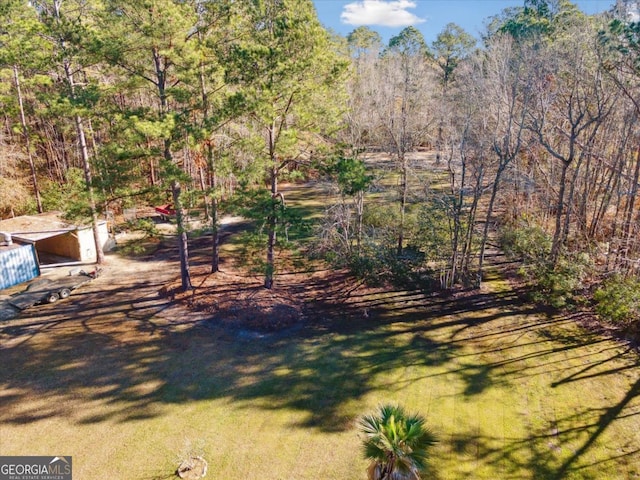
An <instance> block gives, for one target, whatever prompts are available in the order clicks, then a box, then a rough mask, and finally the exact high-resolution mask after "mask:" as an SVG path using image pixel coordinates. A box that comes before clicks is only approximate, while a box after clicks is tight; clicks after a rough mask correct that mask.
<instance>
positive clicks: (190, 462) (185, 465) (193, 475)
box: [176, 457, 207, 480]
mask: <svg viewBox="0 0 640 480" xmlns="http://www.w3.org/2000/svg"><path fill="white" fill-rule="evenodd" d="M176 473H177V474H178V476H179V477H180V478H184V479H185V480H198V479H199V478H203V477H204V476H205V475H206V474H207V461H206V460H205V459H204V458H202V457H189V458H188V459H186V460H184V461H183V462H182V463H181V464H180V466H179V467H178V470H177V472H176Z"/></svg>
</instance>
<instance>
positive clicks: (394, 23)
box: [313, 0, 615, 44]
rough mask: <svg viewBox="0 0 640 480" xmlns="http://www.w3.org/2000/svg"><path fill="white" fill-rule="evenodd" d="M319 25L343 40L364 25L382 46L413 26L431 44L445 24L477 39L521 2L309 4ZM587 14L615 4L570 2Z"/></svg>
mask: <svg viewBox="0 0 640 480" xmlns="http://www.w3.org/2000/svg"><path fill="white" fill-rule="evenodd" d="M313 3H314V4H315V7H316V11H317V12H318V18H319V19H320V21H321V22H322V24H323V25H324V26H325V27H326V28H328V29H330V30H333V31H335V32H337V33H339V34H340V35H344V36H346V35H347V34H349V33H350V32H352V31H353V30H354V29H356V28H357V27H359V26H362V25H365V26H368V27H369V28H371V29H372V30H375V31H376V32H378V33H379V34H380V35H381V36H382V39H383V41H384V42H385V43H386V42H388V41H389V39H390V38H391V37H393V36H394V35H397V34H398V33H399V32H400V31H401V30H402V29H403V28H405V27H407V26H409V25H413V26H414V27H416V28H417V29H418V30H420V31H421V32H422V35H423V36H424V38H425V40H426V41H427V43H429V44H431V43H432V42H433V41H434V40H435V39H436V37H437V35H438V33H440V32H441V31H442V30H443V29H444V27H445V25H447V24H448V23H451V22H453V23H456V24H458V25H460V26H461V27H462V28H464V29H465V30H466V31H467V32H468V33H470V34H472V35H474V36H475V37H479V36H480V34H481V33H482V32H483V31H484V25H485V21H486V20H487V19H488V18H489V17H491V16H493V15H497V14H499V13H500V12H501V11H502V10H503V9H505V8H507V7H517V6H522V5H523V3H524V0H313ZM573 3H575V4H576V5H578V7H579V8H580V9H581V10H582V11H583V12H585V13H587V14H594V13H599V12H603V11H606V10H609V8H611V6H612V5H613V4H614V3H615V0H574V1H573Z"/></svg>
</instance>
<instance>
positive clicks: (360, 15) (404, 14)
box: [340, 0, 425, 27]
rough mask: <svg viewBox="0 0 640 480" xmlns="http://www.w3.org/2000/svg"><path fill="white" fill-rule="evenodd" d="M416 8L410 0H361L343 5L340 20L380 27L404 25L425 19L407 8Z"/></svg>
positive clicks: (357, 24) (358, 24) (349, 23)
mask: <svg viewBox="0 0 640 480" xmlns="http://www.w3.org/2000/svg"><path fill="white" fill-rule="evenodd" d="M409 8H416V2H413V1H411V0H395V1H385V0H362V1H356V2H353V3H349V4H347V5H345V6H344V10H343V11H342V14H341V15H340V20H342V22H343V23H346V24H348V25H355V26H361V25H378V26H381V27H406V26H409V25H416V24H418V23H422V22H424V21H425V19H424V18H420V17H417V16H416V15H414V14H413V13H411V12H408V11H407V9H409Z"/></svg>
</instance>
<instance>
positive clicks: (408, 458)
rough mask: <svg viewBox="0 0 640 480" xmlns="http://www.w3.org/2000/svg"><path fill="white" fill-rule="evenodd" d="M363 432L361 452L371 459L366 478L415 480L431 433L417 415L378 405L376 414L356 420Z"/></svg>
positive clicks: (431, 440) (430, 442) (423, 464)
mask: <svg viewBox="0 0 640 480" xmlns="http://www.w3.org/2000/svg"><path fill="white" fill-rule="evenodd" d="M359 426H360V429H361V430H362V432H363V433H364V434H365V436H366V437H365V439H364V440H363V443H364V445H363V446H364V455H365V457H366V458H368V459H371V465H370V466H369V468H368V470H367V472H368V477H369V480H419V479H420V473H421V472H423V471H424V470H425V468H426V464H427V458H428V451H429V449H430V447H432V446H433V445H434V444H435V443H436V441H437V440H436V437H435V435H434V434H433V433H432V432H431V431H430V430H429V429H428V428H427V427H426V426H425V420H424V418H423V417H422V416H420V415H408V414H407V413H406V412H405V411H404V409H403V408H402V407H400V406H395V405H382V406H381V407H380V408H379V411H378V412H377V414H376V415H366V416H364V417H362V418H361V419H360V421H359Z"/></svg>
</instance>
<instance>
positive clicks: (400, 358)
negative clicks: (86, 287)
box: [0, 291, 640, 480]
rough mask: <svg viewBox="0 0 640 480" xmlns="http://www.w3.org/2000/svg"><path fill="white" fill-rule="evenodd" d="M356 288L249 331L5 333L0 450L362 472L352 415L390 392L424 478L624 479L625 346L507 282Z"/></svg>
mask: <svg viewBox="0 0 640 480" xmlns="http://www.w3.org/2000/svg"><path fill="white" fill-rule="evenodd" d="M357 300H358V302H359V303H358V304H357V306H362V308H363V311H364V308H367V309H370V310H369V311H370V312H371V314H370V315H369V318H366V319H364V318H363V319H358V318H357V317H354V316H353V315H349V316H347V315H345V317H344V318H340V316H339V308H336V311H335V314H334V315H332V317H333V318H332V320H331V321H330V322H327V323H326V324H323V325H322V326H321V327H320V326H318V327H315V328H314V327H312V326H310V327H308V328H304V329H302V330H299V331H297V332H294V333H289V334H277V335H271V336H268V335H267V336H262V337H260V336H247V335H243V334H242V332H240V333H238V332H228V331H223V330H220V329H218V328H205V327H203V326H199V325H196V324H193V323H188V322H187V323H181V322H178V323H176V324H175V325H172V324H171V323H170V322H169V320H170V319H171V318H172V316H175V315H176V312H175V311H173V312H172V313H168V312H164V313H162V312H147V313H144V312H145V310H139V311H137V313H139V315H137V316H136V314H135V312H134V313H131V312H130V311H127V310H126V309H124V308H123V309H122V315H120V316H117V317H113V316H110V315H109V314H107V313H100V312H94V313H93V314H91V315H87V316H86V317H84V318H78V319H67V320H66V321H61V322H57V323H56V322H53V321H51V325H49V326H47V327H46V328H43V329H41V330H39V331H38V333H32V334H29V335H27V334H24V333H23V334H22V336H21V335H20V334H19V333H18V332H12V331H11V330H5V331H4V332H3V336H2V337H0V338H1V339H2V344H0V347H1V350H0V354H1V357H2V363H3V368H2V374H1V377H0V388H1V390H0V392H1V395H2V399H1V400H2V401H1V403H0V421H1V424H0V453H1V454H2V455H14V454H16V455H17V454H23V455H24V454H30V455H73V459H74V460H73V461H74V473H75V476H74V478H77V479H80V480H83V479H89V480H91V479H125V478H126V479H160V478H172V472H173V471H174V470H175V468H176V466H177V463H178V460H179V458H180V457H181V456H183V455H184V454H185V452H186V451H187V450H189V449H191V450H193V451H197V452H199V453H202V454H204V456H205V457H206V458H207V460H208V461H209V464H210V473H209V475H208V478H218V479H223V478H224V479H238V480H249V479H265V478H269V479H362V478H365V473H364V472H365V468H366V463H365V462H364V461H363V460H362V458H361V456H360V438H359V435H358V432H357V429H356V427H355V424H354V421H355V419H356V418H357V416H358V415H360V414H362V413H364V412H371V411H372V410H373V409H375V407H376V406H377V405H378V404H380V403H383V402H385V403H386V402H397V403H400V404H402V405H404V406H405V407H407V409H408V410H411V411H416V412H419V413H421V414H422V415H424V416H425V417H426V418H427V420H428V423H429V425H430V426H431V428H432V429H433V430H434V431H435V432H436V433H437V434H438V436H439V438H440V443H439V444H438V446H437V447H436V448H435V449H434V450H433V461H432V469H433V476H432V477H430V478H436V479H465V478H469V479H491V480H494V479H560V478H562V479H565V478H566V479H594V480H600V479H631V478H640V377H639V370H640V369H639V365H638V363H639V362H638V356H637V354H636V353H634V352H632V351H629V349H628V348H627V347H625V346H624V345H620V344H617V343H615V342H613V341H610V340H606V339H604V338H602V337H600V336H598V335H594V334H589V333H586V332H584V331H581V330H579V329H577V328H576V327H575V326H574V319H572V318H570V317H554V316H549V317H548V316H543V315H540V314H538V313H536V312H534V311H532V310H531V309H530V308H528V307H527V306H522V305H521V304H520V302H519V301H518V299H517V298H516V297H515V296H514V295H513V294H512V293H511V292H509V291H503V292H502V293H499V294H492V293H489V292H479V293H477V294H475V295H473V296H472V297H471V298H469V299H467V300H465V301H463V302H460V301H450V300H447V299H437V298H432V299H425V298H423V297H422V296H421V295H418V294H414V293H411V292H388V293H386V294H384V295H379V294H377V295H363V296H362V297H361V298H358V299H357ZM61 315H62V314H61ZM145 315H146V317H145ZM56 318H57V317H56ZM173 320H175V318H173ZM149 324H154V325H156V326H157V328H155V329H148V328H143V327H144V326H145V325H147V326H148V325H149Z"/></svg>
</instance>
